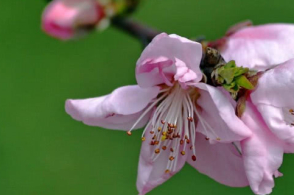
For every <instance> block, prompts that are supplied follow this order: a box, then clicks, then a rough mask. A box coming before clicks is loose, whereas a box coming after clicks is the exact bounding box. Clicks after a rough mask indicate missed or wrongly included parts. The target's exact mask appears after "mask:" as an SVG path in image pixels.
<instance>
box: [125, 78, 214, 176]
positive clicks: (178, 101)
mask: <svg viewBox="0 0 294 195" xmlns="http://www.w3.org/2000/svg"><path fill="white" fill-rule="evenodd" d="M199 97H200V93H199V92H198V91H197V89H196V88H189V89H182V88H181V86H180V85H179V84H178V83H176V84H175V85H174V86H172V87H168V88H165V89H162V90H161V92H160V94H159V96H158V97H157V99H156V100H155V101H154V102H153V103H152V104H151V105H150V106H149V107H148V108H147V109H146V110H145V112H144V113H143V114H142V115H141V117H140V118H139V119H138V120H137V122H136V123H135V124H134V125H133V127H132V128H131V130H130V131H128V135H131V131H132V130H133V128H134V127H135V126H136V125H137V124H138V122H139V121H140V120H141V119H142V118H143V117H144V115H145V114H146V113H148V112H149V111H150V110H151V109H152V108H154V107H155V111H154V112H153V115H152V117H151V119H150V121H149V122H148V124H147V125H146V127H145V129H144V131H143V134H142V141H145V140H146V136H145V135H146V134H147V133H150V134H151V137H152V140H151V141H150V145H151V147H153V148H154V153H153V154H152V157H151V158H152V160H153V161H155V160H156V159H157V158H158V157H159V156H160V155H161V153H162V152H169V153H170V154H169V157H168V159H169V161H168V163H167V167H166V173H169V172H170V171H175V169H176V165H177V160H178V158H180V157H181V156H184V155H186V151H187V148H189V149H190V150H191V152H192V154H191V158H192V160H193V161H196V149H195V140H196V124H197V122H199V123H200V125H201V126H202V127H203V129H204V131H205V132H206V135H208V131H210V132H212V133H213V134H214V135H215V138H214V139H216V140H220V138H219V137H218V136H217V135H216V133H215V131H214V130H213V129H212V128H211V126H210V125H209V124H208V123H207V122H206V121H205V120H204V119H203V118H202V117H201V116H200V111H199V110H201V108H200V107H199V106H198V105H197V99H198V98H199ZM209 139H210V138H208V137H206V140H209Z"/></svg>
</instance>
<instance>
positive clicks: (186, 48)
mask: <svg viewBox="0 0 294 195" xmlns="http://www.w3.org/2000/svg"><path fill="white" fill-rule="evenodd" d="M201 58H202V46H201V44H200V43H197V42H193V41H190V40H188V39H186V38H184V37H180V36H178V35H167V34H165V33H162V34H160V35H157V36H156V37H155V38H154V39H153V40H152V42H151V43H150V44H149V45H148V46H147V47H146V48H145V50H144V51H143V52H142V54H141V57H140V58H139V60H138V61H137V68H136V78H137V82H138V84H139V85H140V86H141V87H150V86H154V85H158V84H162V83H165V84H167V85H171V82H172V81H173V80H179V81H180V82H187V81H192V80H194V81H195V82H198V81H200V80H201V78H202V72H201V70H200V61H201Z"/></svg>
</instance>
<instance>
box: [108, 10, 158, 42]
mask: <svg viewBox="0 0 294 195" xmlns="http://www.w3.org/2000/svg"><path fill="white" fill-rule="evenodd" d="M112 25H113V26H115V27H116V28H118V29H120V30H122V31H124V32H126V33H127V34H130V35H132V36H133V37H135V38H137V39H139V40H140V41H141V42H142V43H143V46H144V47H146V46H147V45H148V44H149V43H150V42H151V41H152V39H153V38H154V37H155V36H156V35H158V34H160V33H161V32H160V31H157V30H155V29H152V28H150V27H148V26H145V25H143V24H141V23H139V22H137V21H134V20H132V19H131V18H126V17H119V16H117V17H114V18H113V19H112Z"/></svg>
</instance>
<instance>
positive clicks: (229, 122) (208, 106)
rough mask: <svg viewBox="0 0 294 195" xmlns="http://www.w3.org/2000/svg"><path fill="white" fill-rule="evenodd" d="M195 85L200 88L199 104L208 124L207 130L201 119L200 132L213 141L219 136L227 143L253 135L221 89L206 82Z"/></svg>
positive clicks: (221, 140) (198, 127)
mask: <svg viewBox="0 0 294 195" xmlns="http://www.w3.org/2000/svg"><path fill="white" fill-rule="evenodd" d="M193 85H194V86H195V87H197V88H198V89H200V90H199V92H200V97H199V99H198V100H197V104H198V105H199V106H200V107H201V109H202V111H201V113H200V117H201V118H202V120H204V121H206V123H207V124H208V125H206V126H207V127H208V128H206V129H207V130H205V129H204V127H203V125H202V123H201V121H200V119H199V121H200V122H198V124H197V131H198V132H201V133H202V134H204V135H206V136H207V137H209V138H211V141H213V140H215V139H216V138H217V137H219V138H220V140H219V141H220V142H227V143H229V142H234V141H240V140H242V139H244V138H246V137H248V136H250V135H251V132H250V130H249V129H248V128H247V127H246V125H244V123H243V122H242V121H241V120H240V119H239V118H238V117H237V116H236V115H235V110H234V107H233V106H232V104H231V103H230V101H229V99H227V98H226V96H225V95H224V94H223V93H222V92H221V91H220V90H219V89H217V88H215V87H212V86H209V85H206V84H204V83H198V84H193ZM209 126H210V127H211V128H209ZM213 132H214V133H213ZM212 138H213V139H212Z"/></svg>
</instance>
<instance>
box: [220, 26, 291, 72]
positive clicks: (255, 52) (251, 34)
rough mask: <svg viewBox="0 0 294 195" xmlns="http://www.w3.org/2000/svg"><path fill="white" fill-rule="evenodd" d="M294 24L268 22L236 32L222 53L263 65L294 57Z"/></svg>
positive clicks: (253, 65)
mask: <svg viewBox="0 0 294 195" xmlns="http://www.w3.org/2000/svg"><path fill="white" fill-rule="evenodd" d="M293 44H294V25H290V24H267V25H260V26H252V27H247V28H244V29H242V30H240V31H237V32H235V33H234V34H232V35H231V36H229V37H228V38H227V39H226V43H225V45H224V47H223V48H222V49H221V54H222V56H223V57H224V59H225V60H226V61H230V60H235V61H236V64H237V65H238V66H245V67H248V68H252V69H258V70H259V69H260V68H261V69H262V67H267V66H268V65H272V64H279V63H282V62H285V61H287V60H289V59H291V58H293V57H294V51H293V49H292V47H293Z"/></svg>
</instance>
